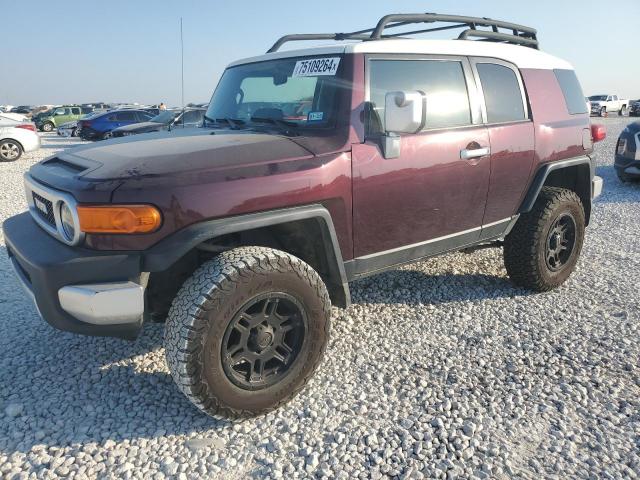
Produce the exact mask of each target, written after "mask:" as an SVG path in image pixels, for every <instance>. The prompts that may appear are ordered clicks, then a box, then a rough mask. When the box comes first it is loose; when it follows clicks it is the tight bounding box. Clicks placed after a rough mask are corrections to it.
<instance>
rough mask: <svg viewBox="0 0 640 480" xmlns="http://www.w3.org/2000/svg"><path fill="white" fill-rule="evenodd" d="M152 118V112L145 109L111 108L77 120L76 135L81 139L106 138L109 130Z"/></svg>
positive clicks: (108, 135)
mask: <svg viewBox="0 0 640 480" xmlns="http://www.w3.org/2000/svg"><path fill="white" fill-rule="evenodd" d="M152 118H153V114H151V113H149V112H147V111H146V110H133V109H125V110H111V111H108V112H103V113H100V114H98V115H94V116H92V117H90V118H86V119H82V120H80V121H78V128H79V129H80V130H79V131H78V136H80V138H82V139H83V140H106V139H108V138H111V132H112V131H113V130H114V129H116V128H118V127H122V126H125V125H131V124H132V123H140V122H146V121H148V120H151V119H152Z"/></svg>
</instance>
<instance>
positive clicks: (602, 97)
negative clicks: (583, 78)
mask: <svg viewBox="0 0 640 480" xmlns="http://www.w3.org/2000/svg"><path fill="white" fill-rule="evenodd" d="M589 100H591V101H592V102H597V101H602V102H604V101H606V100H607V96H606V95H593V96H591V97H589Z"/></svg>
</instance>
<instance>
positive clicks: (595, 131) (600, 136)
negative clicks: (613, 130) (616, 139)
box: [591, 124, 607, 142]
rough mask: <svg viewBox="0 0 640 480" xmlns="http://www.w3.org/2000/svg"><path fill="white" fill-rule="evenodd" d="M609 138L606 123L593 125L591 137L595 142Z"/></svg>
mask: <svg viewBox="0 0 640 480" xmlns="http://www.w3.org/2000/svg"><path fill="white" fill-rule="evenodd" d="M605 138H607V129H606V128H605V127H604V125H597V124H596V125H591V139H592V140H593V141H594V142H601V141H602V140H604V139H605Z"/></svg>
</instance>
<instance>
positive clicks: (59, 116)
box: [36, 105, 93, 132]
mask: <svg viewBox="0 0 640 480" xmlns="http://www.w3.org/2000/svg"><path fill="white" fill-rule="evenodd" d="M92 111H93V108H91V107H81V106H79V105H63V106H60V107H56V108H52V109H51V110H48V111H47V113H46V114H44V115H42V116H38V118H37V119H36V127H37V128H38V130H41V131H43V132H51V131H53V129H54V128H56V127H58V126H60V125H62V124H63V123H66V122H70V121H73V120H79V119H80V118H82V116H83V115H86V114H87V113H91V112H92Z"/></svg>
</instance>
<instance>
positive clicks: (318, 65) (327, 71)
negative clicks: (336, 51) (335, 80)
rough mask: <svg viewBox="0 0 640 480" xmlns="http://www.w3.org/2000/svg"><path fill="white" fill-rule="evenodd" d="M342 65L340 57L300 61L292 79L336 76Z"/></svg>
mask: <svg viewBox="0 0 640 480" xmlns="http://www.w3.org/2000/svg"><path fill="white" fill-rule="evenodd" d="M338 65H340V57H325V58H311V59H309V60H298V61H297V62H296V66H295V67H294V68H293V74H292V75H291V76H292V77H315V76H318V75H335V74H336V72H337V71H338Z"/></svg>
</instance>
